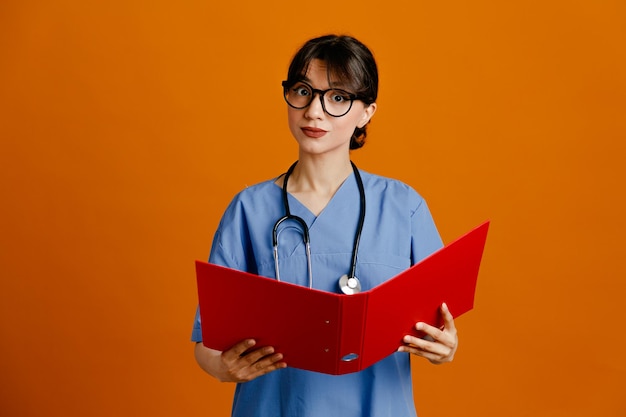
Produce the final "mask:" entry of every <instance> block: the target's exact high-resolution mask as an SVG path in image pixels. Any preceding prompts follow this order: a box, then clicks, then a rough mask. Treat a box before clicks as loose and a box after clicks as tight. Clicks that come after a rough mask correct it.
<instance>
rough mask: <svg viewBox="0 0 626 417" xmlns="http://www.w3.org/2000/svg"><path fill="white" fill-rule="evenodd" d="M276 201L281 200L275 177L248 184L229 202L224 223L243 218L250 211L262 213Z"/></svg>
mask: <svg viewBox="0 0 626 417" xmlns="http://www.w3.org/2000/svg"><path fill="white" fill-rule="evenodd" d="M276 202H280V188H279V187H278V186H277V185H276V184H275V183H274V179H271V180H266V181H263V182H260V183H257V184H254V185H250V186H246V187H245V188H244V189H242V190H241V191H239V192H238V193H237V194H235V196H234V197H233V198H232V200H231V201H230V203H229V204H228V207H227V208H226V211H225V212H224V215H223V217H222V223H228V222H230V221H235V220H241V218H242V217H244V218H245V217H247V216H248V215H249V214H250V213H255V212H256V214H260V213H261V212H263V211H265V210H267V209H268V207H273V206H274V205H275V204H276Z"/></svg>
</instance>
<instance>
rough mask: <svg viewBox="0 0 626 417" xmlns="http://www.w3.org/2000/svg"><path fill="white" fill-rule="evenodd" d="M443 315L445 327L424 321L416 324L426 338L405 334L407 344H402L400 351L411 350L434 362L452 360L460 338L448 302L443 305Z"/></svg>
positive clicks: (410, 351) (439, 362)
mask: <svg viewBox="0 0 626 417" xmlns="http://www.w3.org/2000/svg"><path fill="white" fill-rule="evenodd" d="M441 315H442V316H443V329H438V328H436V327H433V326H430V325H428V324H426V323H422V322H419V323H417V324H415V328H416V329H417V330H418V331H420V332H423V333H425V334H426V336H425V337H424V338H419V337H416V336H409V335H407V336H404V339H403V341H404V343H405V345H403V346H400V347H399V348H398V352H409V353H412V354H413V355H417V356H421V357H424V358H426V359H428V360H429V361H430V362H431V363H434V364H441V363H445V362H451V361H452V359H454V354H455V353H456V348H457V346H458V344H459V339H458V337H457V334H456V327H454V318H453V317H452V314H451V313H450V310H448V306H447V305H446V303H443V304H442V305H441Z"/></svg>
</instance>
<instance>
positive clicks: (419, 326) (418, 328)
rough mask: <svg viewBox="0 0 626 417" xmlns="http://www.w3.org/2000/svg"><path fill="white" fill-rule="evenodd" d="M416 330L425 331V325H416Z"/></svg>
mask: <svg viewBox="0 0 626 417" xmlns="http://www.w3.org/2000/svg"><path fill="white" fill-rule="evenodd" d="M415 328H416V329H417V330H423V329H424V323H422V322H420V323H417V324H416V325H415Z"/></svg>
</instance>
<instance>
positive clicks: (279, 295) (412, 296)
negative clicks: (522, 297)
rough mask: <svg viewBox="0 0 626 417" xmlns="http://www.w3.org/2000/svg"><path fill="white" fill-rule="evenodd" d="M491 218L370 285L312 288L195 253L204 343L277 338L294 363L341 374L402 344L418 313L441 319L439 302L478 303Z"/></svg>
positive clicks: (221, 345)
mask: <svg viewBox="0 0 626 417" xmlns="http://www.w3.org/2000/svg"><path fill="white" fill-rule="evenodd" d="M488 228H489V222H485V223H483V224H482V225H480V226H478V227H477V228H475V229H474V230H472V231H470V232H469V233H467V234H465V235H464V236H462V237H460V238H458V239H457V240H455V241H454V242H452V243H450V244H448V245H446V246H445V247H443V248H442V249H440V250H438V251H437V252H435V253H433V254H432V255H430V256H429V257H427V258H425V259H424V260H422V261H421V262H419V263H417V264H415V265H413V266H412V267H411V268H409V269H407V270H406V271H404V272H401V273H400V274H398V275H396V276H395V277H393V278H391V279H389V280H387V281H386V282H384V283H383V284H381V285H378V286H376V287H375V288H372V289H371V290H369V291H365V292H362V293H358V294H354V295H344V294H334V293H329V292H325V291H319V290H315V289H309V288H308V287H303V286H299V285H295V284H291V283H288V282H284V281H277V280H275V279H273V278H265V277H260V276H258V275H253V274H249V273H246V272H241V271H237V270H233V269H229V268H225V267H222V266H218V265H213V264H209V263H206V262H202V261H196V275H197V282H198V297H199V304H200V317H201V325H202V336H203V337H202V339H203V343H204V345H205V346H207V347H209V348H212V349H217V350H221V351H224V350H227V349H229V348H231V347H232V346H233V345H235V344H236V343H238V342H240V341H242V340H244V339H250V338H251V339H255V340H256V342H257V344H256V346H255V348H257V347H261V346H273V347H274V348H275V351H276V352H280V353H282V354H283V358H284V359H283V360H284V361H285V363H287V365H288V366H291V367H295V368H300V369H306V370H310V371H316V372H323V373H327V374H333V375H339V374H346V373H350V372H356V371H360V370H362V369H364V368H366V367H368V366H370V365H372V364H374V363H375V362H378V361H379V360H381V359H383V358H385V357H387V356H388V355H390V354H392V353H393V352H395V351H397V349H398V347H399V346H401V345H402V339H403V337H404V336H405V335H407V334H412V335H416V336H420V335H419V334H418V332H417V330H415V323H417V322H418V321H422V322H426V323H429V324H431V325H433V326H437V327H440V326H441V325H442V324H443V321H442V318H441V314H440V306H441V304H442V303H443V302H445V303H446V304H447V305H448V308H449V309H450V312H451V313H452V315H453V316H454V317H457V316H459V315H461V314H463V313H465V312H466V311H468V310H471V309H472V307H473V305H474V293H475V289H476V280H477V277H478V269H479V266H480V261H481V258H482V253H483V248H484V245H485V240H486V238H487V230H488Z"/></svg>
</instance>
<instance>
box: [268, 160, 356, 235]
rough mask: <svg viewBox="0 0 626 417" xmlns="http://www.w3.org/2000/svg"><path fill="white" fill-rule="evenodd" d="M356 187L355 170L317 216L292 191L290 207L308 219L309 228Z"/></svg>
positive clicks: (288, 195) (289, 194)
mask: <svg viewBox="0 0 626 417" xmlns="http://www.w3.org/2000/svg"><path fill="white" fill-rule="evenodd" d="M274 185H276V186H277V187H279V186H278V185H277V184H276V183H274ZM279 188H280V187H279ZM355 188H356V180H355V177H354V172H351V173H350V175H348V176H347V177H346V179H345V180H344V181H343V182H342V183H341V185H339V188H337V191H335V193H334V194H333V196H332V197H331V198H330V200H328V203H327V204H326V206H325V207H324V208H323V209H322V211H321V212H320V214H318V215H317V216H316V215H315V214H314V213H313V212H312V211H311V210H310V209H309V208H308V207H307V206H305V205H304V204H303V203H301V202H300V200H298V199H297V198H296V197H294V196H293V195H292V194H291V193H290V192H287V198H288V199H289V208H290V210H291V213H292V214H296V215H298V216H300V217H302V218H303V219H304V221H306V223H307V225H309V228H313V226H314V224H315V222H316V221H317V220H318V219H320V218H322V217H326V216H329V214H326V213H328V212H332V210H333V207H334V206H335V205H336V204H339V203H337V201H341V199H342V195H343V194H345V193H349V192H350V190H352V189H355Z"/></svg>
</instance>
